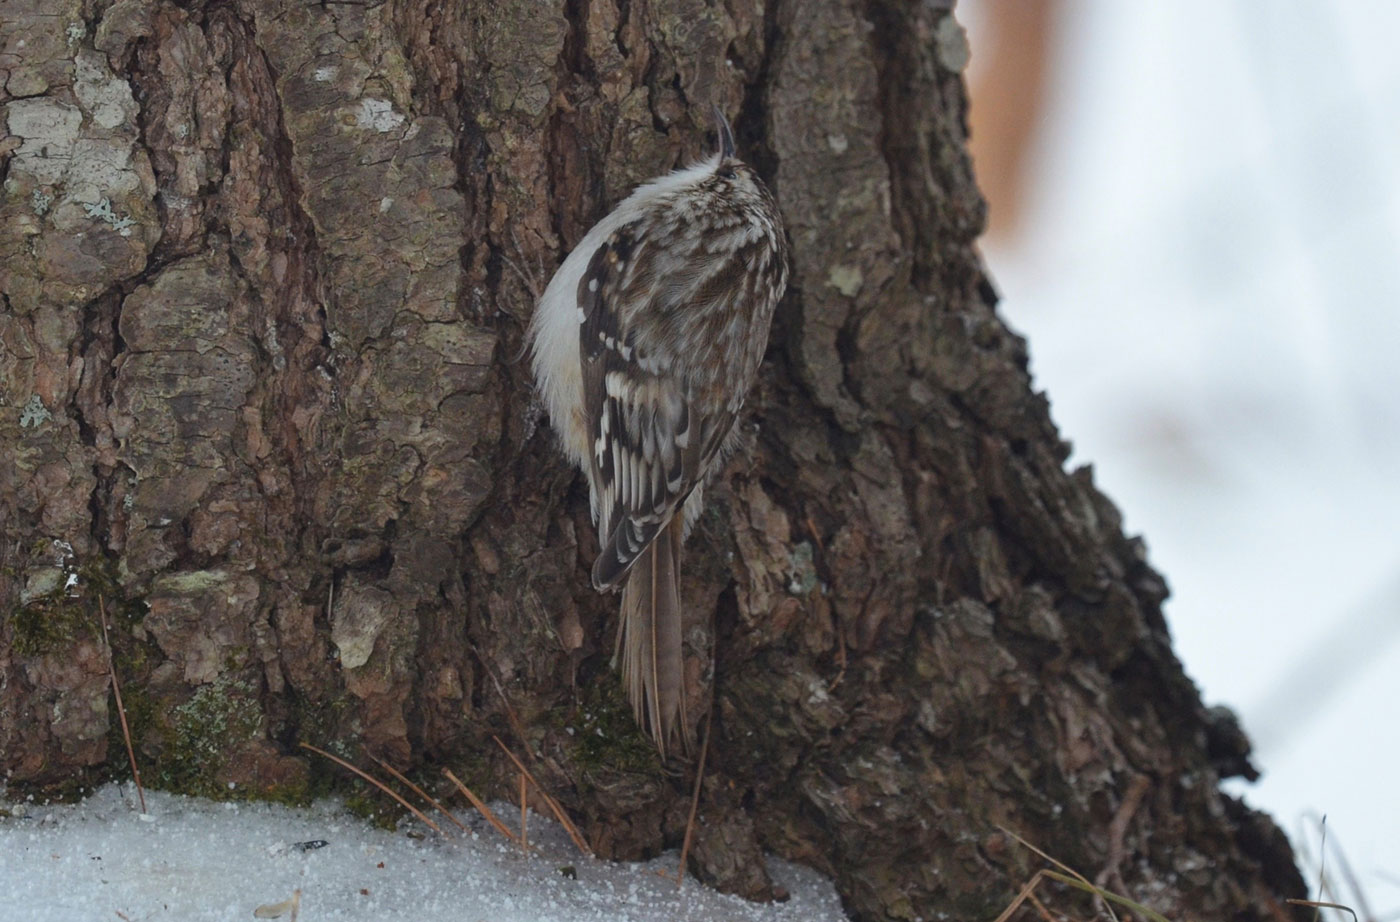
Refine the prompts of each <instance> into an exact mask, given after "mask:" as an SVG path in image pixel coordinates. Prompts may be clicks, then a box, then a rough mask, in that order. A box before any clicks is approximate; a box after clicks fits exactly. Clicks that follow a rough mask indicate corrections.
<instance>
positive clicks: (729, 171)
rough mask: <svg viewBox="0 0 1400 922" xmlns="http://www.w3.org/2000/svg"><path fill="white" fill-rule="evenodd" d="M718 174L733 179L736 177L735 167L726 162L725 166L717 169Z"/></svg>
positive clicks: (722, 177)
mask: <svg viewBox="0 0 1400 922" xmlns="http://www.w3.org/2000/svg"><path fill="white" fill-rule="evenodd" d="M717 175H718V176H719V177H720V178H721V179H733V178H734V168H733V167H732V166H730V165H729V164H727V163H726V164H725V165H724V166H722V167H720V168H719V170H718V171H717Z"/></svg>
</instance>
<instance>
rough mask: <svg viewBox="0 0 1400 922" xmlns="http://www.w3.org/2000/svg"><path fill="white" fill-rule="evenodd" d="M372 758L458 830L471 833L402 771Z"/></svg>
mask: <svg viewBox="0 0 1400 922" xmlns="http://www.w3.org/2000/svg"><path fill="white" fill-rule="evenodd" d="M370 758H371V759H373V760H374V761H375V762H378V763H379V767H380V768H382V769H384V770H385V771H386V772H388V773H389V774H391V775H393V776H394V778H395V779H396V780H397V781H398V782H399V783H401V784H405V785H408V788H409V790H411V791H412V792H413V793H415V794H417V795H418V796H419V797H421V798H423V799H424V800H426V801H427V802H428V803H430V804H432V805H433V806H434V807H436V808H437V810H438V812H439V813H441V814H442V815H443V816H445V817H447V818H448V819H449V820H451V821H452V822H454V823H456V824H457V828H458V829H460V830H462V831H463V832H469V831H470V830H468V829H467V826H466V824H465V823H463V822H462V821H461V820H459V819H457V817H455V816H453V815H452V811H451V810H448V809H447V808H446V807H444V806H443V805H442V804H441V803H439V802H438V801H437V799H436V798H434V797H433V796H432V795H431V794H429V793H428V792H427V791H425V790H423V789H422V788H420V787H419V786H418V785H416V784H414V783H413V782H412V781H409V780H408V779H407V778H405V777H404V775H403V773H402V772H400V771H398V770H397V769H395V768H394V766H392V765H390V764H389V763H388V762H385V761H384V760H383V759H381V758H379V757H378V756H370Z"/></svg>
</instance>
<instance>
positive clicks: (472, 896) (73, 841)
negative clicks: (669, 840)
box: [0, 785, 846, 922]
mask: <svg viewBox="0 0 1400 922" xmlns="http://www.w3.org/2000/svg"><path fill="white" fill-rule="evenodd" d="M135 799H136V798H135V791H134V790H133V789H132V788H131V787H130V786H129V785H128V786H125V787H118V786H117V785H107V786H105V787H103V788H100V789H98V790H97V791H96V792H95V793H93V794H92V796H90V797H89V798H88V799H86V800H84V801H83V802H82V803H79V804H72V805H67V804H55V805H46V806H35V805H33V804H28V805H23V804H21V805H11V807H12V808H13V807H15V806H18V808H19V809H18V812H19V813H20V814H22V815H18V816H10V817H0V922H99V920H100V922H122V920H126V922H162V920H172V922H173V920H178V922H200V920H210V922H214V920H218V922H227V920H241V919H253V918H255V916H254V913H255V912H256V911H258V910H259V908H260V907H272V906H274V905H275V904H277V903H282V902H284V901H286V900H290V899H291V898H292V894H293V891H294V890H298V889H299V890H300V891H301V902H300V907H299V922H330V920H368V922H393V920H400V919H402V920H405V922H407V920H412V922H449V920H450V922H595V920H596V922H709V920H724V922H731V920H732V922H844V920H845V919H846V916H845V914H844V913H842V911H841V904H840V901H839V899H838V898H837V896H836V890H835V888H834V887H833V885H832V883H831V882H830V881H829V880H827V879H825V878H823V877H822V876H821V875H819V874H817V873H816V872H815V871H812V870H809V869H807V868H803V867H800V866H798V865H794V864H790V863H788V862H785V861H781V860H778V859H776V858H770V859H769V861H768V869H769V872H770V873H771V874H772V876H773V879H774V881H775V882H776V883H778V884H780V885H781V886H783V887H786V888H787V889H788V891H789V892H790V893H791V894H792V896H791V899H789V900H788V901H787V902H786V903H774V904H769V905H762V904H757V903H749V902H746V901H744V900H742V899H739V898H738V897H735V896H726V895H723V894H720V893H716V892H715V891H713V890H710V889H708V888H706V887H703V886H701V885H700V884H698V883H697V882H696V881H695V880H694V879H693V878H688V879H687V880H686V883H685V888H684V889H683V890H680V891H677V888H676V883H675V880H674V878H673V879H671V880H666V879H663V878H662V877H661V876H660V875H659V874H658V873H657V872H658V871H660V872H665V873H668V874H674V873H675V870H676V866H677V863H678V861H679V859H678V856H677V854H676V853H675V852H669V853H667V854H665V855H663V856H661V857H660V858H658V859H656V860H654V861H650V862H646V863H640V864H620V863H611V862H603V861H595V860H592V859H590V858H587V857H585V856H583V855H580V854H579V853H578V852H577V850H575V848H574V847H573V845H572V844H571V843H570V842H569V839H568V836H567V835H566V834H565V833H564V832H563V831H562V830H561V829H560V828H559V827H558V826H557V824H555V823H554V822H552V821H550V820H547V819H544V818H542V817H538V816H535V815H533V814H532V815H531V816H530V818H529V823H528V828H529V830H530V841H531V843H532V844H535V845H538V846H539V847H540V849H541V851H540V853H538V854H532V855H530V856H529V857H526V856H524V855H522V854H521V852H520V850H519V849H518V848H517V847H515V846H513V845H510V844H508V843H506V842H505V841H504V840H503V839H502V838H501V837H500V836H499V835H498V834H497V833H496V832H495V831H494V830H493V829H491V828H490V827H489V826H487V825H486V824H485V822H484V821H482V820H481V819H480V817H479V816H478V815H477V814H475V813H471V814H467V813H459V814H457V815H458V818H459V819H461V820H462V821H463V822H464V823H467V824H468V825H469V826H470V827H472V828H473V830H474V834H473V835H471V837H470V838H467V837H464V836H462V835H458V836H456V837H455V838H454V839H452V840H450V841H448V840H442V839H439V838H437V837H436V836H435V835H432V834H429V837H427V838H416V837H412V836H410V835H408V834H406V833H405V832H402V831H401V832H388V831H385V830H382V829H377V828H374V827H372V826H370V825H368V824H366V823H365V822H364V821H363V820H360V819H357V818H355V817H353V816H351V815H349V814H348V813H346V812H345V811H344V810H343V809H342V808H340V807H338V806H337V805H335V804H332V803H321V804H317V805H315V806H313V807H310V808H308V809H293V808H289V807H283V806H279V805H275V804H253V803H214V802H212V801H206V800H198V799H194V798H188V797H180V796H176V795H172V794H164V793H161V792H158V791H147V792H146V804H147V810H148V811H149V812H148V813H147V814H146V815H145V816H142V815H140V813H139V808H138V807H137V806H136V803H135ZM497 809H498V815H502V816H506V817H512V818H514V817H518V815H519V814H518V811H517V810H516V808H513V807H507V806H505V805H500V806H499V807H498V808H497ZM439 819H441V818H439ZM403 828H404V829H406V830H412V829H418V828H421V827H420V826H419V825H418V824H417V823H416V822H413V821H410V824H409V825H406V826H405V827H403ZM316 843H324V844H323V845H319V846H317V844H316ZM570 875H573V876H570ZM273 911H275V910H272V909H263V913H262V915H261V916H259V917H262V918H269V917H271V916H270V913H271V912H273ZM281 918H282V919H284V920H287V919H289V918H290V914H289V913H288V912H287V911H285V910H284V911H283V913H282V915H281Z"/></svg>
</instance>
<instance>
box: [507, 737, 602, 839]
mask: <svg viewBox="0 0 1400 922" xmlns="http://www.w3.org/2000/svg"><path fill="white" fill-rule="evenodd" d="M491 738H492V739H493V740H495V741H496V745H497V746H500V747H501V751H502V752H504V753H505V754H506V755H507V756H508V757H509V758H510V760H511V762H513V763H515V767H516V768H518V769H520V772H521V774H523V775H524V776H525V777H526V778H528V779H529V780H530V783H531V784H533V785H534V786H535V790H537V791H539V792H540V796H541V797H543V798H544V803H545V806H547V807H549V812H550V813H553V814H554V818H555V819H557V820H558V821H559V825H560V826H563V827H564V831H565V832H567V833H568V834H569V838H570V839H572V840H573V843H574V846H575V847H576V848H577V849H578V850H579V851H581V852H583V853H584V854H585V855H587V856H588V857H590V858H592V857H593V849H591V848H589V847H588V843H587V842H585V841H584V838H583V834H582V833H580V832H579V831H578V827H577V826H575V825H574V822H573V820H571V819H569V815H568V814H567V813H565V812H564V808H563V807H561V806H559V801H557V800H555V799H554V798H553V797H552V796H550V793H549V792H548V791H546V790H545V789H544V788H543V787H542V786H541V785H540V783H539V782H538V781H536V780H535V776H534V775H532V774H530V770H529V769H528V768H526V767H525V763H524V762H521V761H520V760H519V759H517V758H516V757H515V753H513V752H511V751H510V749H509V748H507V747H506V744H505V743H503V742H501V738H500V737H499V736H495V735H493V736H492V737H491Z"/></svg>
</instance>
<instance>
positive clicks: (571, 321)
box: [529, 154, 719, 523]
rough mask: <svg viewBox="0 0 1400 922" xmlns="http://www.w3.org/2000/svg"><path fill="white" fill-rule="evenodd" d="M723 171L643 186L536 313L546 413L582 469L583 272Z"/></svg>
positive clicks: (590, 240)
mask: <svg viewBox="0 0 1400 922" xmlns="http://www.w3.org/2000/svg"><path fill="white" fill-rule="evenodd" d="M718 166H719V155H718V154H716V155H714V156H712V157H710V158H708V159H706V160H702V161H700V162H699V163H695V164H692V165H691V166H688V167H686V168H685V169H683V170H676V171H675V172H674V173H668V174H667V175H665V176H661V177H658V178H656V179H654V180H652V181H651V182H649V183H646V184H645V185H642V186H638V187H637V190H636V191H635V192H633V193H632V194H631V195H629V196H628V197H627V198H625V199H623V201H622V203H621V204H619V205H618V206H617V207H616V208H614V209H613V210H612V212H611V213H609V214H608V216H607V217H605V218H603V220H601V221H599V222H598V223H597V224H595V225H593V228H592V229H591V230H590V231H589V232H588V233H587V234H585V235H584V237H583V239H582V240H580V241H579V242H578V245H576V246H575V247H574V249H573V251H572V252H570V253H569V256H568V258H567V259H565V260H564V264H563V265H562V266H560V267H559V271H557V272H555V273H554V278H553V279H551V280H550V282H549V287H548V288H546V289H545V292H544V295H543V297H541V298H540V303H539V305H538V306H537V307H536V308H535V316H534V319H533V320H532V321H531V323H530V334H529V335H530V339H531V341H532V343H533V354H532V366H533V369H534V373H535V380H536V381H538V382H539V386H540V393H541V395H542V396H543V397H544V404H545V408H546V409H547V410H548V411H549V418H550V421H551V422H552V423H553V425H554V431H555V432H557V433H559V441H560V443H561V445H562V446H563V449H564V453H565V454H566V455H568V456H569V460H571V461H573V462H574V464H575V465H577V466H579V467H582V468H586V467H587V464H588V458H589V455H590V454H592V448H593V446H592V445H591V444H590V443H591V440H590V439H589V436H588V431H587V425H586V423H585V419H586V417H585V414H584V411H583V374H582V368H581V364H580V359H579V327H580V323H581V321H582V320H583V319H584V318H583V314H582V309H581V308H580V307H579V304H578V287H579V282H580V281H581V280H582V279H583V274H584V272H586V271H587V270H588V262H589V260H590V259H592V258H593V254H594V252H596V251H597V249H598V247H600V246H602V245H603V242H604V241H606V240H607V239H608V235H609V234H611V233H612V232H613V231H615V230H617V229H618V228H619V227H621V226H622V225H624V224H627V223H629V222H631V221H633V220H636V219H637V218H638V217H640V216H641V215H642V214H643V213H644V212H645V211H646V208H647V206H648V204H649V203H650V202H651V201H652V200H653V199H655V198H656V197H658V196H661V195H666V194H669V193H672V192H675V191H676V190H678V189H682V188H684V187H685V186H688V185H691V184H694V183H698V182H699V181H700V180H702V179H704V178H705V177H707V176H709V175H710V174H712V173H713V172H714V171H715V169H716V167H718ZM641 364H642V367H643V369H644V370H646V371H649V372H651V373H653V374H657V373H660V371H661V369H660V368H659V367H656V366H654V364H653V362H652V361H651V360H650V359H646V360H643V361H642V363H641ZM649 366H651V367H649ZM699 493H700V490H698V489H697V490H696V491H695V493H693V494H692V495H691V500H690V501H689V502H687V503H686V521H687V523H689V522H690V521H692V520H693V519H694V517H695V515H696V514H698V513H699V509H700V506H699V502H698V501H699V496H698V494H699ZM592 502H593V516H594V518H595V519H596V518H597V516H598V497H596V496H593V497H592ZM692 504H694V509H693V511H692Z"/></svg>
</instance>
